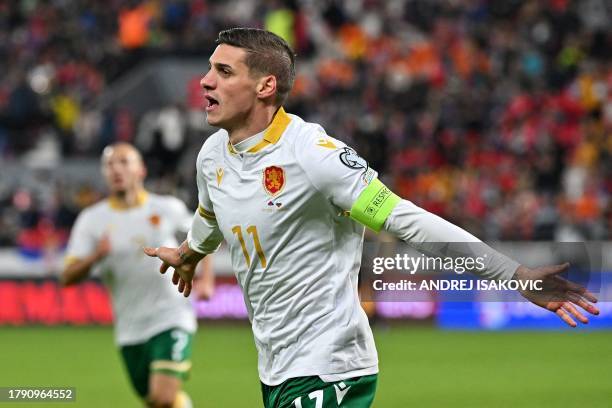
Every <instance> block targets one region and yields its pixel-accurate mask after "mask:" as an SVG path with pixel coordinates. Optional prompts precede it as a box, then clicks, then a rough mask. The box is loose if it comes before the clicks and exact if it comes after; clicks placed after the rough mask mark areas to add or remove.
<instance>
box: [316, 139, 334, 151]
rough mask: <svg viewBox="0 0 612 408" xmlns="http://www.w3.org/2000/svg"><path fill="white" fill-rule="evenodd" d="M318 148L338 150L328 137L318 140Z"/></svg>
mask: <svg viewBox="0 0 612 408" xmlns="http://www.w3.org/2000/svg"><path fill="white" fill-rule="evenodd" d="M317 146H321V147H326V148H328V149H336V145H335V144H334V142H332V141H331V140H329V139H328V138H326V137H322V138H320V139H318V140H317Z"/></svg>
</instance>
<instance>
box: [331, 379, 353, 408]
mask: <svg viewBox="0 0 612 408" xmlns="http://www.w3.org/2000/svg"><path fill="white" fill-rule="evenodd" d="M350 389H351V386H350V385H349V386H348V387H347V386H346V384H345V383H344V382H340V383H339V384H334V390H336V400H337V401H338V406H340V404H342V400H343V399H344V396H345V395H346V393H347V392H348V390H350Z"/></svg>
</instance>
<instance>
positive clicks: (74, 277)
mask: <svg viewBox="0 0 612 408" xmlns="http://www.w3.org/2000/svg"><path fill="white" fill-rule="evenodd" d="M99 260H100V254H98V253H93V254H91V255H90V256H88V257H86V258H82V259H76V260H73V261H71V262H69V263H68V265H66V267H65V268H64V270H63V271H62V274H61V276H60V283H61V284H62V285H64V286H68V285H73V284H75V283H78V282H80V281H82V280H83V279H85V278H86V277H87V276H88V275H89V272H90V271H91V267H92V266H93V265H94V264H95V263H96V262H98V261H99Z"/></svg>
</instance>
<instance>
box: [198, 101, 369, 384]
mask: <svg viewBox="0 0 612 408" xmlns="http://www.w3.org/2000/svg"><path fill="white" fill-rule="evenodd" d="M197 171H198V190H199V201H200V208H199V213H200V215H201V216H202V217H204V218H206V219H207V220H209V221H213V222H216V223H217V225H218V228H219V229H220V231H221V233H222V235H223V238H225V240H226V241H227V243H228V244H229V249H230V253H231V258H232V265H233V268H234V271H235V273H236V276H237V279H238V282H239V284H240V285H241V287H242V290H243V293H244V299H245V303H246V306H247V309H248V312H249V317H250V319H251V323H252V326H253V333H254V337H255V343H256V346H257V350H258V353H259V375H260V378H261V381H262V382H263V383H265V384H268V385H277V384H280V383H281V382H283V381H284V380H286V379H288V378H293V377H301V376H310V375H320V376H321V377H322V378H323V379H324V380H327V381H332V380H339V379H345V378H350V377H355V376H358V375H367V374H374V373H377V372H378V359H377V355H376V349H375V345H374V339H373V336H372V332H371V330H370V327H369V325H368V321H367V317H366V315H365V313H364V311H363V310H362V308H361V306H360V302H359V299H358V296H357V278H358V272H359V267H360V263H361V252H362V243H363V232H364V228H363V226H361V225H360V224H358V223H357V222H355V221H353V220H352V219H351V218H349V217H348V216H347V214H346V210H349V209H350V208H351V206H352V205H353V203H354V202H355V201H356V200H357V197H358V196H359V195H360V193H361V191H362V190H363V189H364V188H365V187H366V186H367V185H368V183H369V182H370V181H371V180H372V179H373V178H375V177H376V172H374V171H373V170H371V169H369V168H368V166H367V163H366V162H365V161H364V160H363V159H361V158H360V157H359V156H357V155H356V154H355V152H354V151H353V150H352V149H350V148H348V147H346V146H345V145H344V144H343V143H342V142H339V141H338V140H335V139H332V138H330V137H329V136H327V135H326V134H325V132H324V130H323V129H322V128H321V127H320V126H319V125H316V124H311V123H306V122H304V121H303V120H302V119H300V118H299V117H297V116H294V115H289V114H286V113H285V112H284V110H283V109H282V108H281V109H280V110H279V111H278V112H277V114H276V116H275V118H274V120H273V122H272V124H271V125H270V126H269V127H268V129H266V130H265V131H264V132H261V133H259V134H257V135H255V136H253V137H251V138H249V139H247V140H245V141H243V142H241V143H239V144H237V145H235V146H232V145H231V144H230V143H229V138H228V134H227V132H226V131H225V130H220V131H218V132H216V133H215V134H213V135H212V136H211V137H210V138H209V139H208V140H207V141H206V142H205V144H204V146H203V147H202V150H201V151H200V154H199V156H198V161H197ZM219 239H220V238H219ZM190 245H191V243H190Z"/></svg>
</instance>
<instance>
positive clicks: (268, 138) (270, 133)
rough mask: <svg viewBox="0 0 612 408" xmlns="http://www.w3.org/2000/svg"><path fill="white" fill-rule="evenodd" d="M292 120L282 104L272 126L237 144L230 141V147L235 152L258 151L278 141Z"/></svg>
mask: <svg viewBox="0 0 612 408" xmlns="http://www.w3.org/2000/svg"><path fill="white" fill-rule="evenodd" d="M290 122H291V117H290V116H289V115H288V114H287V112H285V109H283V107H282V106H281V107H280V108H279V109H278V111H276V114H275V115H274V119H272V123H270V126H268V128H267V129H266V130H264V131H263V132H259V133H257V134H256V135H253V136H251V137H249V138H248V139H245V140H243V141H242V142H240V143H236V144H235V145H232V144H231V143H229V142H228V145H227V146H228V149H229V151H230V152H231V153H234V154H236V153H257V152H258V151H260V150H261V149H263V148H264V147H266V146H268V145H271V144H275V143H277V142H278V141H279V140H280V138H281V136H282V135H283V133H284V132H285V130H286V129H287V126H289V123H290Z"/></svg>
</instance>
